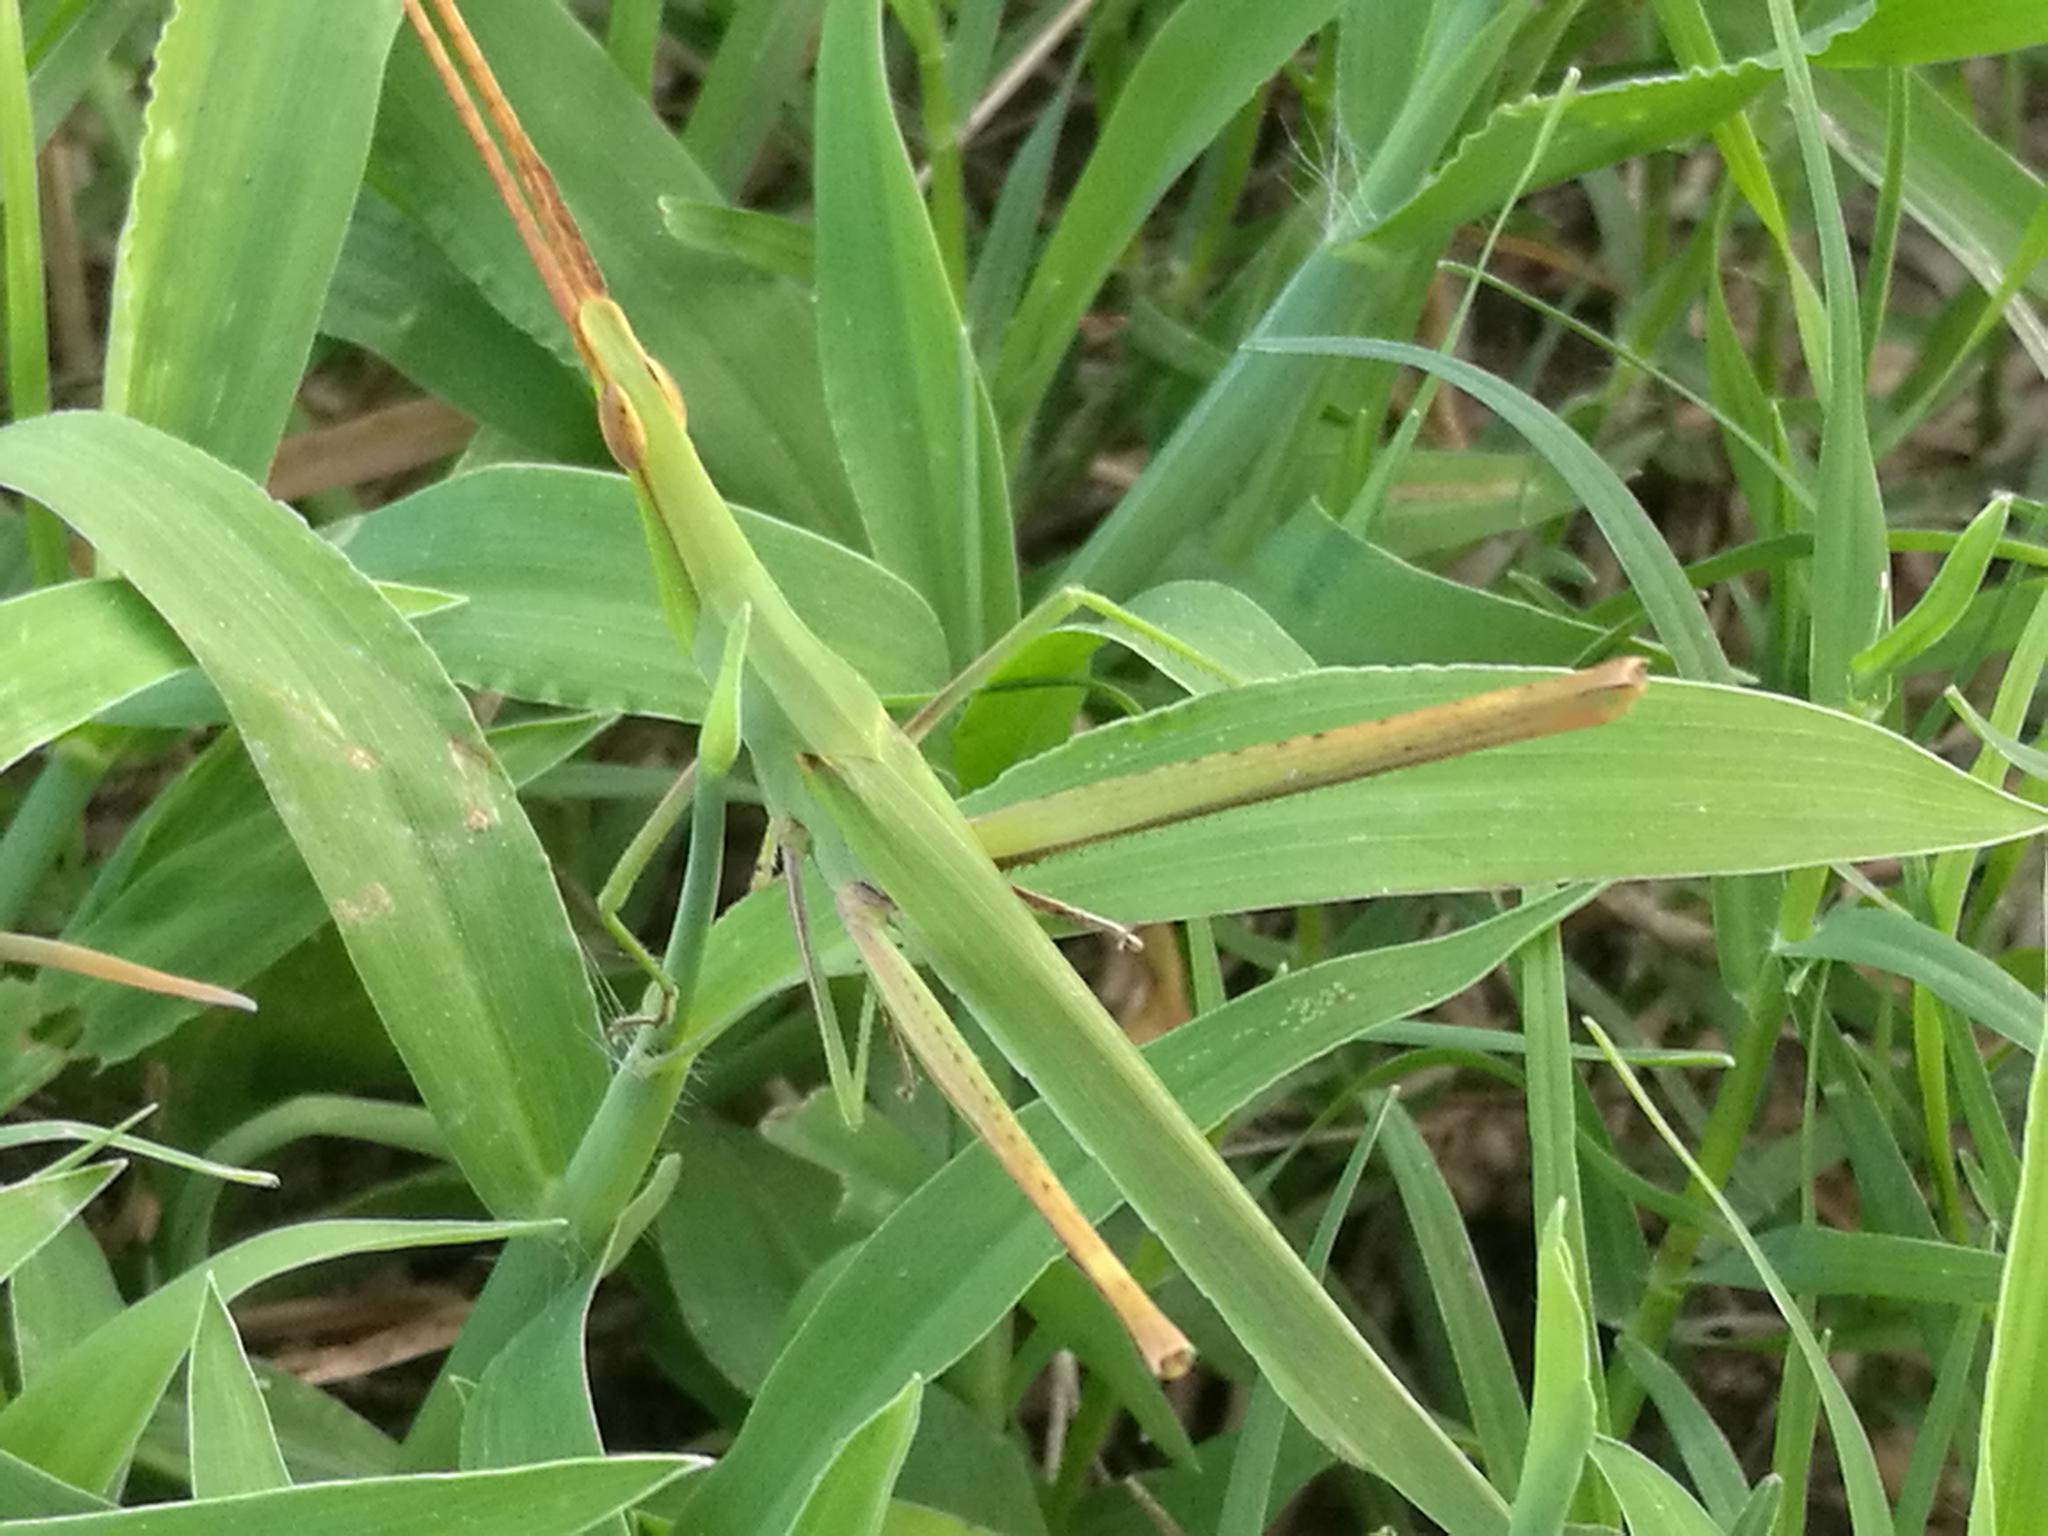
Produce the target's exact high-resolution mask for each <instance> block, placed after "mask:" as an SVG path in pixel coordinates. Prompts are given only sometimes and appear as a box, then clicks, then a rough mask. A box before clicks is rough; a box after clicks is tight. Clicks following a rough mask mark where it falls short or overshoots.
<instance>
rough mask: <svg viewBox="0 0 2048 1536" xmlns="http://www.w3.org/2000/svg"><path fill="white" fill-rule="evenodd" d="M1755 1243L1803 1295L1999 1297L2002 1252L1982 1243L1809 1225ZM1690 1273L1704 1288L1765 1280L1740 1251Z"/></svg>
mask: <svg viewBox="0 0 2048 1536" xmlns="http://www.w3.org/2000/svg"><path fill="white" fill-rule="evenodd" d="M1756 1243H1757V1247H1758V1248H1760V1249H1762V1250H1763V1253H1764V1255H1765V1257H1766V1258H1768V1259H1769V1260H1770V1261H1771V1266H1772V1268H1774V1269H1775V1270H1777V1272H1778V1275H1779V1277H1780V1278H1781V1279H1783V1280H1784V1282H1785V1284H1786V1285H1787V1286H1789V1287H1790V1288H1791V1289H1793V1290H1795V1291H1798V1292H1799V1293H1800V1294H1801V1295H1812V1296H1868V1297H1873V1298H1883V1299H1888V1300H1894V1301H1932V1302H1939V1303H1941V1304H1942V1305H1944V1306H1959V1307H1973V1306H1989V1305H1990V1304H1991V1303H1992V1302H1993V1301H1995V1300H1996V1299H1997V1296H1998V1277H1999V1273H2000V1270H2001V1268H2002V1266H2001V1265H2000V1263H1999V1257H1998V1255H1997V1254H1995V1253H1990V1252H1987V1251H1985V1250H1983V1249H1979V1248H1964V1247H1961V1246H1960V1245H1958V1244H1955V1243H1942V1242H1936V1241H1934V1240H1932V1239H1930V1238H1919V1237H1897V1236H1894V1235H1892V1234H1891V1233H1888V1232H1842V1231H1838V1230H1836V1229H1835V1228H1833V1227H1807V1226H1800V1227H1781V1228H1779V1229H1778V1230H1776V1231H1773V1232H1762V1233H1759V1234H1758V1235H1757V1239H1756ZM1692 1278H1693V1279H1694V1281H1695V1282H1697V1283H1698V1284H1701V1285H1739V1286H1746V1287H1749V1288H1751V1289H1754V1288H1756V1287H1757V1286H1759V1285H1761V1284H1762V1281H1761V1280H1760V1279H1759V1278H1758V1273H1757V1269H1756V1266H1755V1265H1753V1264H1751V1263H1750V1262H1749V1260H1748V1259H1747V1258H1746V1257H1744V1255H1743V1254H1742V1252H1741V1250H1739V1249H1735V1250H1731V1251H1729V1252H1727V1253H1724V1254H1722V1255H1721V1256H1720V1257H1719V1258H1716V1259H1714V1260H1712V1261H1711V1262H1709V1263H1706V1264H1702V1265H1701V1266H1700V1267H1699V1269H1698V1270H1697V1271H1695V1272H1694V1275H1693V1277H1692Z"/></svg>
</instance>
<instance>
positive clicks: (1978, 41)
mask: <svg viewBox="0 0 2048 1536" xmlns="http://www.w3.org/2000/svg"><path fill="white" fill-rule="evenodd" d="M2043 43H2048V16H2044V15H2043V14H2042V11H2041V8H2040V7H2039V6H2038V5H2035V4H2034V3H2033V0H1978V3H1976V4H1973V5H1968V6H1952V5H1943V4H1941V3H1940V0H1894V3H1891V4H1885V5H1877V6H1873V7H1872V8H1871V10H1870V14H1869V15H1868V16H1867V17H1865V18H1864V20H1863V21H1862V22H1860V23H1859V24H1858V25H1856V26H1853V27H1851V28H1850V29H1849V30H1848V31H1846V32H1838V33H1836V34H1835V36H1834V37H1833V38H1832V39H1830V40H1829V42H1828V45H1827V47H1825V48H1824V49H1822V50H1821V51H1820V52H1819V53H1817V54H1815V55H1814V59H1813V62H1814V63H1815V64H1816V65H1818V66H1820V67H1821V68H1823V69H1877V68H1896V67H1900V66H1904V65H1912V64H1941V63H1946V62H1947V61H1949V60H1951V59H1968V58H1975V57H1977V56H1979V55H1983V54H1994V53H2017V52H2019V51H2020V50H2021V49H2023V48H2038V47H2039V46H2041V44H2043Z"/></svg>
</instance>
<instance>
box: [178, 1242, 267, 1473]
mask: <svg viewBox="0 0 2048 1536" xmlns="http://www.w3.org/2000/svg"><path fill="white" fill-rule="evenodd" d="M185 1423H186V1431H185V1439H186V1443H187V1444H188V1445H189V1446H190V1447H191V1456H192V1497H193V1498H195V1499H217V1498H226V1497H231V1496H232V1495H234V1494H238V1493H261V1492H263V1491H264V1490H265V1489H268V1488H285V1487H289V1486H290V1485H291V1477H290V1476H289V1474H287V1473H286V1471H285V1466H284V1453H283V1452H282V1451H280V1450H279V1449H278V1446H277V1431H276V1430H274V1429H273V1428H272V1427H271V1424H270V1412H269V1410H268V1409H266V1408H265V1407H264V1406H263V1388H262V1387H261V1385H259V1384H258V1382H257V1380H256V1374H255V1372H253V1371H251V1370H250V1369H249V1357H248V1356H247V1355H245V1354H243V1353H242V1340H241V1336H240V1335H239V1334H238V1333H236V1332H235V1321H234V1319H233V1318H231V1317H229V1316H228V1309H227V1303H226V1302H224V1301H223V1300H222V1299H221V1294H220V1288H219V1287H218V1286H216V1285H214V1284H212V1282H211V1281H210V1280H209V1282H208V1284H207V1287H206V1296H205V1299H204V1300H203V1301H202V1302H201V1303H200V1305H199V1328H198V1331H197V1332H196V1333H195V1334H194V1335H193V1337H192V1363H191V1367H190V1379H189V1381H188V1383H187V1386H186V1389H185Z"/></svg>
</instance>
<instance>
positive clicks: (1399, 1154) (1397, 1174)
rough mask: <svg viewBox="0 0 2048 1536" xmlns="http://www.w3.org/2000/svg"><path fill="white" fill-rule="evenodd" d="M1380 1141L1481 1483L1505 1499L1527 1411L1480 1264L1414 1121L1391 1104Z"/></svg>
mask: <svg viewBox="0 0 2048 1536" xmlns="http://www.w3.org/2000/svg"><path fill="white" fill-rule="evenodd" d="M1385 1141H1386V1150H1387V1166H1388V1167H1389V1168H1390V1169H1391V1170H1392V1171H1393V1175H1394V1182H1395V1185H1396V1187H1397V1188H1398V1189H1399V1190H1400V1192H1401V1204H1402V1207H1403V1208H1404V1209H1405V1210H1406V1212H1407V1215H1408V1227H1409V1230H1410V1231H1411V1232H1412V1233H1413V1234H1414V1237H1415V1241H1416V1246H1417V1247H1418V1248H1419V1249H1420V1250H1421V1255H1422V1262H1423V1264H1424V1266H1425V1268H1426V1270H1427V1273H1428V1276H1429V1291H1430V1295H1431V1296H1432V1297H1433V1298H1434V1299H1435V1302H1436V1308H1437V1312H1438V1315H1439V1316H1440V1317H1441V1318H1442V1319H1443V1330H1444V1333H1445V1335H1446V1336H1448V1338H1449V1339H1450V1344H1451V1354H1452V1357H1453V1358H1454V1359H1455V1360H1456V1362H1457V1370H1458V1384H1459V1386H1460V1387H1461V1388H1462V1389H1463V1392H1464V1395H1465V1404H1466V1407H1467V1408H1468V1410H1469V1411H1470V1414H1471V1419H1472V1428H1473V1431H1474V1432H1475V1433H1476V1434H1477V1435H1478V1437H1479V1449H1480V1457H1481V1461H1482V1462H1483V1464H1484V1465H1485V1468H1486V1476H1487V1481H1489V1482H1491V1483H1492V1484H1493V1485H1494V1487H1496V1488H1498V1489H1500V1490H1501V1492H1502V1493H1503V1494H1512V1493H1513V1492H1514V1490H1515V1487H1516V1485H1517V1484H1518V1483H1519V1481H1520V1479H1521V1476H1522V1449H1523V1445H1524V1442H1526V1441H1527V1440H1528V1438H1529V1409H1528V1406H1527V1405H1526V1404H1525V1403H1523V1401H1522V1388H1521V1384H1520V1382H1518V1381H1517V1380H1516V1379H1515V1367H1514V1364H1513V1362H1512V1361H1510V1360H1509V1358H1508V1345H1507V1340H1506V1339H1505V1338H1504V1337H1503V1336H1502V1334H1501V1331H1500V1320H1499V1318H1498V1317H1496V1316H1495V1314H1494V1307H1493V1299H1492V1298H1491V1297H1490V1296H1488V1295H1487V1292H1486V1282H1485V1280H1484V1279H1483V1278H1482V1277H1481V1274H1480V1270H1479V1256H1478V1255H1477V1254H1476V1253H1474V1252H1473V1251H1472V1241H1471V1238H1470V1237H1469V1236H1468V1235H1467V1234H1466V1231H1465V1218H1464V1216H1463V1214H1462V1213H1461V1212H1460V1211H1459V1210H1458V1202H1457V1198H1456V1197H1455V1196H1454V1195H1452V1193H1451V1187H1450V1185H1448V1184H1446V1183H1445V1182H1444V1176H1443V1174H1442V1173H1441V1172H1440V1171H1439V1170H1438V1168H1437V1166H1436V1159H1435V1158H1434V1157H1432V1156H1431V1155H1430V1151H1429V1147H1428V1146H1427V1145H1426V1144H1425V1143H1424V1141H1423V1139H1422V1133H1421V1132H1420V1131H1418V1130H1417V1129H1416V1128H1415V1122H1414V1120H1413V1119H1411V1118H1410V1117H1409V1114H1408V1112H1407V1110H1405V1109H1403V1108H1402V1107H1401V1106H1400V1105H1399V1104H1398V1103H1396V1104H1395V1105H1394V1106H1393V1107H1392V1108H1391V1109H1390V1110H1389V1111H1388V1113H1387V1126H1386V1131H1385Z"/></svg>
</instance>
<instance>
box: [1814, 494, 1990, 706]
mask: <svg viewBox="0 0 2048 1536" xmlns="http://www.w3.org/2000/svg"><path fill="white" fill-rule="evenodd" d="M2011 508H2012V498H2011V497H2009V496H2001V497H1997V498H1995V499H1994V500H1993V501H1992V503H1991V505H1990V506H1988V507H1986V508H1985V509H1984V510H1983V511H1982V512H1979V513H1978V514H1977V515H1976V516H1975V517H1974V518H1972V519H1971V520H1970V526H1969V527H1967V528H1965V529H1964V530H1963V535H1962V537H1961V538H1960V539H1958V540H1957V541H1956V546H1955V548H1954V549H1952V550H1950V551H1949V554H1948V558H1947V559H1945V560H1943V561H1942V562H1941V569H1940V570H1939V571H1937V572H1935V576H1934V580H1933V581H1932V582H1930V583H1929V584H1928V587H1927V590H1926V591H1925V592H1924V593H1922V594H1921V597H1920V601H1919V602H1917V603H1915V604H1914V605H1913V607H1912V609H1911V610H1910V611H1909V612H1907V613H1905V614H1903V615H1901V616H1900V618H1899V620H1898V622H1897V623H1895V624H1893V625H1892V627H1891V628H1890V629H1888V630H1886V631H1885V632H1884V634H1883V635H1881V636H1880V637H1879V638H1878V639H1877V640H1876V641H1874V642H1873V643H1872V644H1870V645H1868V646H1866V647H1865V648H1864V649H1863V650H1861V651H1859V652H1857V653H1856V655H1855V656H1854V657H1853V658H1852V659H1851V661H1850V663H1849V667H1850V670H1851V671H1852V672H1853V673H1854V674H1855V675H1856V677H1857V678H1858V679H1859V680H1860V681H1862V682H1864V683H1866V684H1867V683H1868V682H1869V681H1870V680H1871V679H1873V678H1878V677H1883V676H1885V675H1887V674H1889V673H1895V672H1898V671H1900V670H1902V669H1903V668H1904V667H1905V665H1906V663H1908V662H1910V661H1911V660H1913V658H1914V657H1916V656H1918V655H1920V653H1921V652H1923V651H1925V650H1926V649H1927V648H1928V647H1929V646H1931V645H1933V644H1934V643H1935V642H1936V641H1938V640H1940V639H1941V637H1942V636H1943V635H1945V634H1947V633H1948V632H1949V631H1950V630H1951V629H1953V628H1954V627H1955V624H1956V621H1957V620H1958V619H1960V618H1961V617H1962V616H1963V613H1964V611H1965V610H1966V609H1967V608H1968V607H1969V603H1970V599H1971V598H1972V597H1974V596H1975V595H1976V593H1977V588H1978V587H1979V586H1980V585H1981V584H1982V583H1983V580H1984V573H1985V571H1987V570H1989V569H1990V567H1991V560H1992V556H1993V555H1994V553H1995V552H1996V551H1997V548H1998V541H1999V538H2000V537H2001V536H2002V535H2003V534H2004V532H2005V520H2006V514H2007V513H2008V512H2009V511H2010V510H2011Z"/></svg>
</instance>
